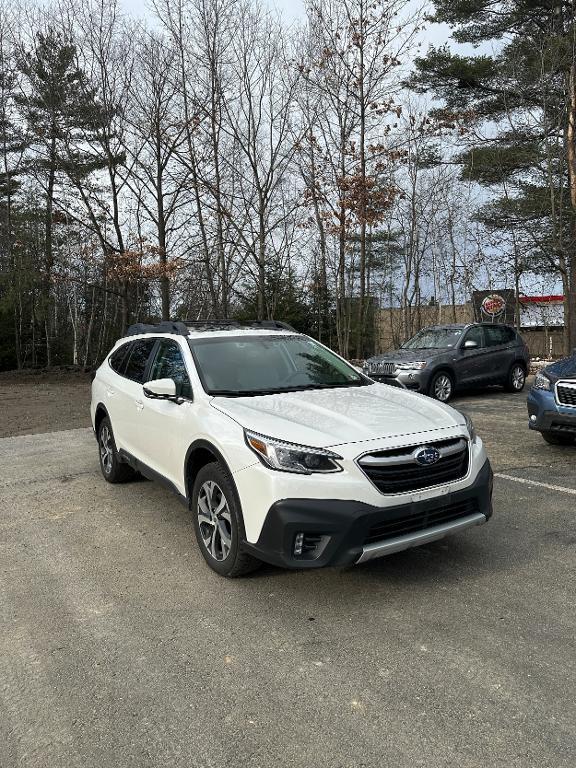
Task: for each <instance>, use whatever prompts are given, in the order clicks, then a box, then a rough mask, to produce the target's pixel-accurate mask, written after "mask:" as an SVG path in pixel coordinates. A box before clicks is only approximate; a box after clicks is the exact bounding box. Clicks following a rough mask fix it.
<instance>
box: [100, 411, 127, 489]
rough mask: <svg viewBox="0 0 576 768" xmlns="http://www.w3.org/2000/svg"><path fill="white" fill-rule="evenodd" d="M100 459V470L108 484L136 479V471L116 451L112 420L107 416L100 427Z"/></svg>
mask: <svg viewBox="0 0 576 768" xmlns="http://www.w3.org/2000/svg"><path fill="white" fill-rule="evenodd" d="M98 458H99V460H100V470H101V472H102V476H103V477H104V480H106V482H107V483H113V484H115V483H125V482H127V481H128V480H131V479H132V478H133V477H134V474H135V473H134V470H133V469H132V467H130V466H128V464H126V463H125V462H123V461H122V459H121V458H120V456H119V455H118V451H117V449H116V442H115V440H114V432H113V431H112V424H110V419H109V418H108V416H105V417H104V418H103V419H102V421H101V422H100V424H99V425H98Z"/></svg>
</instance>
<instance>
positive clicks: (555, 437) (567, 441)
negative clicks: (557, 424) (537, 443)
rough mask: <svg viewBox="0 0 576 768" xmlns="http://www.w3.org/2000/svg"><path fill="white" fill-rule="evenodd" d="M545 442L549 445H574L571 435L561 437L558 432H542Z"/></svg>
mask: <svg viewBox="0 0 576 768" xmlns="http://www.w3.org/2000/svg"><path fill="white" fill-rule="evenodd" d="M540 434H541V435H542V437H543V438H544V440H545V441H546V442H547V443H548V444H549V445H572V443H573V442H574V438H573V437H571V436H570V435H559V434H558V433H557V432H541V433H540Z"/></svg>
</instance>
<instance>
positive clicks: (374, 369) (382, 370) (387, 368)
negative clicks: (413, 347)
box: [370, 360, 396, 376]
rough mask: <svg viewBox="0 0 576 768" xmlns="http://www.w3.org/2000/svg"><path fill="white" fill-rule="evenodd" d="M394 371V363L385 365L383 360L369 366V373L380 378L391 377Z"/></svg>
mask: <svg viewBox="0 0 576 768" xmlns="http://www.w3.org/2000/svg"><path fill="white" fill-rule="evenodd" d="M395 370H396V365H395V363H387V362H386V361H385V360H379V361H377V362H374V363H371V364H370V373H378V374H380V375H381V376H392V375H393V374H394V371H395Z"/></svg>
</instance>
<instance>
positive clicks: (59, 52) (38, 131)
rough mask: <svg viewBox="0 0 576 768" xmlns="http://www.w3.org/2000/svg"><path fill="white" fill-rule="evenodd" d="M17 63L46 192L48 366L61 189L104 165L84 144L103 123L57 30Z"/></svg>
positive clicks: (36, 166)
mask: <svg viewBox="0 0 576 768" xmlns="http://www.w3.org/2000/svg"><path fill="white" fill-rule="evenodd" d="M19 67H20V70H21V72H22V75H23V77H24V93H23V94H22V95H20V96H19V97H18V99H17V101H18V104H19V106H20V108H21V111H22V113H23V115H24V117H25V119H26V123H27V126H28V133H29V141H30V144H31V146H32V148H33V149H34V155H33V158H32V160H31V167H32V169H33V171H34V173H35V175H36V178H37V179H38V180H39V181H40V183H41V185H42V187H43V189H44V193H45V208H44V264H43V275H42V285H43V289H42V307H41V315H42V317H41V320H42V322H43V326H44V334H45V340H46V364H47V365H51V363H52V333H51V328H50V323H51V316H52V313H51V305H52V282H53V272H54V258H55V257H54V254H55V243H54V237H53V233H54V224H55V215H54V214H55V211H54V208H55V204H56V202H57V189H58V187H59V183H63V182H64V181H65V179H66V177H67V175H73V176H74V178H75V179H81V178H85V177H86V176H88V175H89V174H90V173H92V172H93V171H95V170H97V169H98V168H100V167H103V166H104V162H103V160H102V158H100V157H98V156H95V155H94V154H93V153H91V152H90V151H87V149H86V147H87V146H88V145H89V144H90V139H91V138H92V136H93V135H94V133H95V132H96V130H97V127H98V125H99V122H100V112H101V110H100V107H99V105H98V102H97V99H96V93H95V91H94V89H93V88H91V87H90V85H89V83H88V81H87V78H86V76H85V74H84V72H82V70H81V69H79V68H78V66H77V64H76V47H75V45H74V43H73V42H72V41H71V40H69V39H66V38H64V37H63V36H62V35H60V34H59V33H58V32H55V31H53V30H50V31H49V32H47V33H46V34H43V33H38V34H37V35H36V39H35V46H34V48H33V49H32V50H30V51H22V52H21V55H20V57H19Z"/></svg>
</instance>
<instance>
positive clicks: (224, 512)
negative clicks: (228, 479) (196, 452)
mask: <svg viewBox="0 0 576 768" xmlns="http://www.w3.org/2000/svg"><path fill="white" fill-rule="evenodd" d="M196 513H197V515H198V527H199V529H200V535H201V537H202V541H203V542H204V546H205V547H206V550H207V552H209V553H210V555H211V556H212V557H213V558H214V560H219V561H222V560H225V559H226V558H227V557H228V553H229V552H230V547H231V545H232V518H231V513H230V507H229V506H228V501H227V499H226V496H225V495H224V492H223V491H222V489H221V488H220V486H219V485H218V484H217V483H215V482H214V481H213V480H207V481H206V482H205V483H203V485H202V486H201V487H200V491H199V493H198V503H197V508H196Z"/></svg>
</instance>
